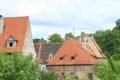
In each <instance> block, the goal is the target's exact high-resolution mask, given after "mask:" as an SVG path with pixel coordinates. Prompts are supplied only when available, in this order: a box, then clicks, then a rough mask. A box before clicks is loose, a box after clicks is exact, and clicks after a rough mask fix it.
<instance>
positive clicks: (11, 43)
mask: <svg viewBox="0 0 120 80" xmlns="http://www.w3.org/2000/svg"><path fill="white" fill-rule="evenodd" d="M6 43H7V47H16V44H17V40H16V39H15V38H14V37H13V36H12V35H10V36H9V37H8V39H7V41H6Z"/></svg>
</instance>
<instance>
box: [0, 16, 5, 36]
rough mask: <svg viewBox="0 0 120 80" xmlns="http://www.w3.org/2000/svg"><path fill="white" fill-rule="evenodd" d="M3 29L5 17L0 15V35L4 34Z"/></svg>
mask: <svg viewBox="0 0 120 80" xmlns="http://www.w3.org/2000/svg"><path fill="white" fill-rule="evenodd" d="M3 28H4V19H3V16H2V15H0V34H2V33H3Z"/></svg>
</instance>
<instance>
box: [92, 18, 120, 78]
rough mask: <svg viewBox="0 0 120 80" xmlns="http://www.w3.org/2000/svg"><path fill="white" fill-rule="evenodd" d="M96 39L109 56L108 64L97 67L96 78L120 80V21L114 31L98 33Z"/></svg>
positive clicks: (95, 68)
mask: <svg viewBox="0 0 120 80" xmlns="http://www.w3.org/2000/svg"><path fill="white" fill-rule="evenodd" d="M94 38H95V40H96V41H97V43H98V44H99V45H100V47H101V48H102V50H103V52H104V53H105V54H106V56H107V62H106V63H100V64H97V65H95V67H94V72H95V74H96V76H97V77H99V78H100V79H101V80H120V74H119V72H120V68H119V67H120V19H118V20H117V21H116V26H115V27H114V28H113V30H105V31H102V30H100V31H96V33H94Z"/></svg>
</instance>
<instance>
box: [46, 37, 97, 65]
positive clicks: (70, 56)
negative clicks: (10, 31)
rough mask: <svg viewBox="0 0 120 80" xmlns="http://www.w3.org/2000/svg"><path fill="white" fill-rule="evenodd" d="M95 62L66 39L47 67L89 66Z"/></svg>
mask: <svg viewBox="0 0 120 80" xmlns="http://www.w3.org/2000/svg"><path fill="white" fill-rule="evenodd" d="M96 62H97V60H96V59H95V58H94V57H92V56H91V55H90V54H89V53H87V51H85V50H84V49H83V48H82V47H81V44H80V43H79V42H78V41H76V40H74V39H71V38H69V39H67V40H66V41H65V42H64V43H63V45H62V46H61V48H60V49H59V50H58V52H57V53H56V55H55V56H54V58H53V59H52V60H51V61H50V62H49V63H48V64H47V65H84V64H85V65H91V64H95V63H96Z"/></svg>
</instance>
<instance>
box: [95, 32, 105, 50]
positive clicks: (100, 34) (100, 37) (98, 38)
mask: <svg viewBox="0 0 120 80" xmlns="http://www.w3.org/2000/svg"><path fill="white" fill-rule="evenodd" d="M93 36H94V39H95V41H96V42H97V43H98V45H99V46H100V48H101V49H102V50H104V47H103V45H104V44H103V36H104V31H103V30H98V31H96V32H95V33H94V34H93Z"/></svg>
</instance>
